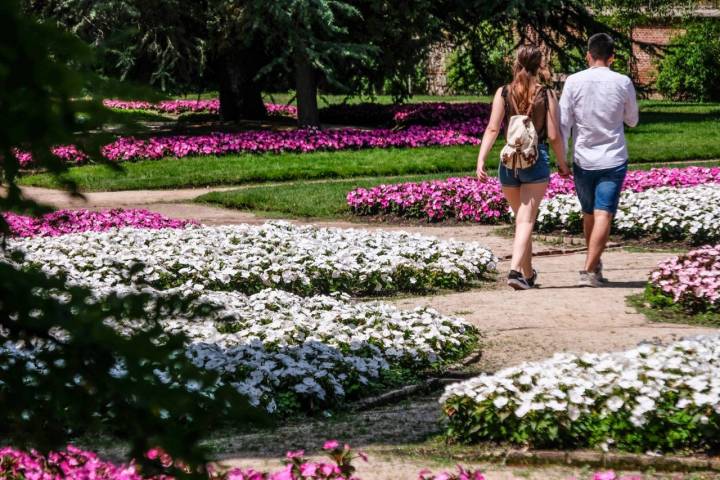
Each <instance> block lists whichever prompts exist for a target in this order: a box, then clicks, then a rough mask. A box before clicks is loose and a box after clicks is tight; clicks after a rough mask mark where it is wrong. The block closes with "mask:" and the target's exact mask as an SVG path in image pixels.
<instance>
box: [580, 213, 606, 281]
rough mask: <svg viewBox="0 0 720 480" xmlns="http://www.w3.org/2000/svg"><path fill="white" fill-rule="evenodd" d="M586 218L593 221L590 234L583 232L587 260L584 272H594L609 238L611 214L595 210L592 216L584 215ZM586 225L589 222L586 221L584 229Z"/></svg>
mask: <svg viewBox="0 0 720 480" xmlns="http://www.w3.org/2000/svg"><path fill="white" fill-rule="evenodd" d="M587 217H591V218H593V220H592V225H591V226H590V234H589V235H588V232H587V230H586V232H585V239H586V241H587V248H588V253H587V258H586V260H585V271H586V272H594V271H596V270H597V267H598V265H599V264H600V257H601V256H602V253H603V251H604V250H605V246H606V245H607V241H608V238H610V228H611V227H612V220H613V214H612V213H610V212H607V211H605V210H595V214H594V215H585V218H586V219H587ZM588 223H590V222H588V221H587V220H586V221H585V225H586V227H587V225H588Z"/></svg>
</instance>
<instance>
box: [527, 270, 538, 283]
mask: <svg viewBox="0 0 720 480" xmlns="http://www.w3.org/2000/svg"><path fill="white" fill-rule="evenodd" d="M537 278H538V273H537V270H535V269H534V268H533V273H532V276H531V277H530V278H526V279H525V281H526V282H527V284H528V285H530V288H535V282H537Z"/></svg>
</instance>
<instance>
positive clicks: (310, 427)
mask: <svg viewBox="0 0 720 480" xmlns="http://www.w3.org/2000/svg"><path fill="white" fill-rule="evenodd" d="M24 191H25V192H26V195H29V196H32V197H33V198H34V199H36V200H38V201H41V202H42V203H46V204H50V205H53V206H55V207H56V208H80V207H83V208H108V207H124V208H147V209H149V210H153V211H157V212H159V213H162V214H164V215H167V216H170V217H175V218H193V219H197V220H199V221H200V222H201V223H206V224H237V223H253V224H258V223H262V222H264V221H266V220H267V219H266V218H262V217H259V216H256V215H254V214H252V213H248V212H242V211H237V210H229V209H223V208H219V207H214V206H207V205H200V204H193V203H182V202H188V201H190V200H192V199H193V198H195V197H196V196H198V195H200V194H202V193H205V192H206V191H207V190H205V189H185V190H176V191H172V192H168V191H140V192H97V193H90V194H87V195H86V200H87V201H76V200H69V199H68V197H67V196H66V195H65V194H63V193H61V192H57V191H54V190H45V189H37V188H32V189H30V188H25V189H24ZM174 202H175V203H174ZM294 222H295V223H310V222H306V221H294ZM312 223H314V224H316V225H322V226H333V227H343V228H351V227H352V228H371V229H374V228H385V229H388V230H406V231H413V232H418V233H423V234H427V235H432V236H436V237H440V238H446V239H448V238H455V239H457V240H466V241H471V240H472V241H478V242H480V243H482V244H484V245H486V246H487V247H489V248H490V249H492V250H493V252H495V254H496V255H498V256H499V257H501V258H502V257H505V256H506V255H508V254H509V253H510V249H511V241H510V239H509V238H507V237H506V236H503V235H501V234H499V233H498V229H497V227H492V226H485V225H452V226H432V225H426V224H407V225H383V224H368V223H357V222H349V221H340V222H338V221H317V222H312ZM556 249H557V246H554V245H549V244H543V243H538V244H536V251H542V252H545V253H551V252H550V251H551V250H556ZM668 256H669V254H667V253H656V252H640V253H638V252H630V251H627V250H623V249H613V250H611V251H609V252H607V254H606V255H605V258H604V262H605V270H606V275H607V276H608V277H609V278H610V280H611V283H610V285H609V287H608V288H602V289H589V288H577V287H576V285H575V284H576V280H577V271H578V270H579V269H580V268H581V266H582V261H583V254H582V253H581V252H575V253H567V254H564V255H543V256H538V257H536V258H535V266H536V268H537V269H538V271H539V272H540V284H541V285H540V286H541V288H539V289H535V290H530V291H526V292H514V291H512V290H510V289H508V288H507V287H506V286H505V285H504V284H503V276H502V275H500V276H499V278H498V280H497V282H495V283H494V284H493V285H490V286H486V287H484V288H481V289H474V290H470V291H466V292H452V293H442V294H438V295H431V296H422V297H402V298H390V299H385V301H390V302H393V303H395V304H396V305H398V306H400V307H404V308H414V307H416V306H418V305H424V306H430V307H432V308H435V309H437V310H438V311H440V312H441V313H444V314H449V315H457V316H462V317H463V318H465V319H466V320H468V321H470V322H472V323H473V324H475V325H476V326H478V327H479V328H480V330H481V331H482V332H483V333H484V335H485V339H484V341H483V356H482V358H481V359H480V360H479V361H478V362H477V363H476V364H474V365H471V366H470V367H471V368H472V369H474V370H479V371H488V372H491V371H495V370H497V369H500V368H503V367H505V366H509V365H512V364H516V363H519V362H522V361H532V360H540V359H543V358H547V357H548V356H550V355H552V353H554V352H560V351H611V350H620V349H626V348H631V347H633V346H635V345H636V344H637V343H638V342H641V341H671V340H674V339H678V338H680V337H684V336H692V335H699V334H703V333H710V332H713V330H712V329H710V328H703V327H695V326H689V325H676V324H658V323H651V322H649V321H647V320H646V318H645V317H644V316H643V315H641V314H638V313H636V312H635V311H634V309H633V308H632V307H628V306H626V303H625V298H626V297H627V296H628V295H631V294H635V293H639V292H641V291H642V289H643V287H644V285H645V281H646V279H647V276H648V273H649V272H650V270H651V269H652V268H654V266H655V265H656V264H657V262H658V261H659V260H661V259H664V258H667V257H668ZM508 268H509V264H508V262H507V261H506V260H505V261H501V262H500V265H499V269H500V271H501V272H506V271H507V269H508ZM714 331H715V332H716V331H717V330H714ZM438 396H439V393H437V392H436V393H434V394H431V395H426V396H420V397H414V398H412V399H411V400H408V401H404V402H400V403H397V404H394V405H389V406H385V407H379V408H374V409H372V410H369V411H365V412H358V413H356V414H352V415H343V414H341V415H339V416H338V417H337V418H315V419H305V420H292V421H289V422H283V424H282V425H280V426H278V427H277V428H275V429H273V430H272V431H268V430H263V431H261V432H258V433H238V432H227V433H221V432H218V435H217V437H216V438H215V440H214V441H213V443H214V444H215V447H216V448H217V450H218V451H220V452H223V454H222V455H223V456H224V458H226V459H227V461H226V462H223V463H224V464H226V465H233V466H239V465H243V466H253V467H255V468H258V467H260V468H276V467H278V466H279V463H278V462H277V461H276V460H274V459H275V458H278V456H281V455H282V454H283V452H284V451H286V450H287V449H296V448H305V449H307V450H308V451H310V452H312V451H317V450H316V449H317V447H318V446H319V445H320V444H321V442H322V441H323V440H324V439H327V438H339V439H341V440H343V441H348V442H350V443H351V444H352V445H353V446H355V447H359V448H362V449H365V450H367V451H368V452H369V453H370V455H371V462H370V463H369V464H367V465H365V464H358V467H359V471H358V473H359V475H360V477H361V478H367V479H372V480H386V479H387V480H390V479H392V480H396V479H406V478H407V479H412V478H417V472H418V471H419V470H421V469H422V468H425V467H428V466H432V465H430V464H431V463H432V461H433V459H432V458H431V457H428V456H427V455H425V456H423V455H421V454H417V453H415V454H412V453H411V454H410V455H407V453H408V452H406V451H404V453H402V454H397V452H396V449H397V448H401V449H407V446H408V445H410V446H411V445H412V444H413V443H415V442H423V441H424V440H425V439H426V438H427V437H428V435H432V434H435V433H438V431H439V428H440V427H439V424H438V421H437V420H438V418H439V415H440V410H439V405H438V404H437V398H438ZM410 448H411V447H410ZM447 466H448V464H447V459H445V463H444V464H441V465H440V467H447ZM486 472H487V475H486V476H487V478H488V480H510V479H517V478H526V479H531V480H535V479H538V480H539V479H543V480H553V479H558V480H559V479H563V480H564V479H567V478H571V477H573V476H575V477H577V478H583V477H586V476H587V473H586V472H583V471H579V470H573V469H567V468H556V467H552V468H548V469H542V468H522V467H518V468H510V467H503V466H498V465H493V466H491V467H489V468H488V469H487V470H486ZM708 478H710V477H708Z"/></svg>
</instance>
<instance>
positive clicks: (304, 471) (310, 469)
mask: <svg viewBox="0 0 720 480" xmlns="http://www.w3.org/2000/svg"><path fill="white" fill-rule="evenodd" d="M317 470H318V466H317V464H315V463H303V464H302V465H300V474H301V475H302V476H303V477H312V476H314V475H315V474H316V473H317Z"/></svg>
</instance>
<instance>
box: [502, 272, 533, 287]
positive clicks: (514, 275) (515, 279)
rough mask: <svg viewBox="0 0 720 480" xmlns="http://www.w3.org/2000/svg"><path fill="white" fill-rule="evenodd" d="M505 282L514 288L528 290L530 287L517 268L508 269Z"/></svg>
mask: <svg viewBox="0 0 720 480" xmlns="http://www.w3.org/2000/svg"><path fill="white" fill-rule="evenodd" d="M507 284H508V285H509V286H510V287H512V288H514V289H515V290H529V289H531V288H532V286H531V285H530V284H529V283H528V281H527V280H525V277H523V276H522V273H520V272H518V271H517V270H510V273H509V274H508V281H507Z"/></svg>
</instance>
